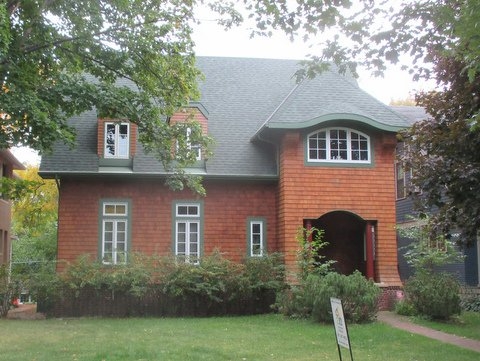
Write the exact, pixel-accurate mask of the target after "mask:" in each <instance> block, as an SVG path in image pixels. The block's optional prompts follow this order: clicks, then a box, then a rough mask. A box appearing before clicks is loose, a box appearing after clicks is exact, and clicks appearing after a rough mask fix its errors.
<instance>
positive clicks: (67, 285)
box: [34, 252, 284, 316]
mask: <svg viewBox="0 0 480 361" xmlns="http://www.w3.org/2000/svg"><path fill="white" fill-rule="evenodd" d="M54 275H55V274H54ZM41 277H42V279H39V280H38V282H37V285H36V286H35V287H34V291H35V293H36V294H37V295H38V299H39V302H40V304H42V305H44V309H43V311H44V312H47V313H50V314H54V315H55V316H87V315H89V316H96V315H99V316H102V315H103V316H140V315H146V314H149V315H159V316H163V315H172V316H173V315H192V316H194V315H202V316H207V315H214V314H242V313H261V312H267V311H269V310H270V305H271V304H272V303H273V302H274V299H275V298H274V294H275V292H276V291H277V290H278V289H281V288H283V287H284V269H283V265H282V264H281V257H280V256H279V255H268V256H265V257H261V258H256V259H248V260H246V261H245V262H244V263H243V264H239V263H234V262H231V261H229V260H226V259H225V258H223V257H222V256H221V255H220V253H218V252H214V253H213V254H212V255H210V256H206V257H203V258H202V260H201V262H200V264H190V263H185V262H184V261H180V260H177V259H175V258H174V257H158V256H145V255H142V254H131V255H129V262H128V264H126V265H116V266H105V265H103V264H102V263H100V262H98V261H93V260H91V259H90V257H87V256H85V257H81V258H79V259H78V260H77V261H76V262H74V263H72V264H70V265H68V266H67V268H66V270H65V271H64V272H63V273H61V274H59V275H58V276H55V277H52V274H45V275H43V276H41Z"/></svg>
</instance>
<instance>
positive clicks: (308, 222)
mask: <svg viewBox="0 0 480 361" xmlns="http://www.w3.org/2000/svg"><path fill="white" fill-rule="evenodd" d="M305 228H306V230H307V234H309V235H308V239H307V241H308V242H311V241H312V234H311V233H310V230H311V229H312V220H310V219H307V221H306V222H305Z"/></svg>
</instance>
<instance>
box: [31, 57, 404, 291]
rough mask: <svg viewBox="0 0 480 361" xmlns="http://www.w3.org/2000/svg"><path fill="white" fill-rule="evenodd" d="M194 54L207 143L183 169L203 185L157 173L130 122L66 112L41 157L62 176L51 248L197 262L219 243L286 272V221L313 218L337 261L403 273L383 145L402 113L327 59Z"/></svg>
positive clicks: (342, 267) (383, 280)
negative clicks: (69, 135) (72, 139)
mask: <svg viewBox="0 0 480 361" xmlns="http://www.w3.org/2000/svg"><path fill="white" fill-rule="evenodd" d="M197 62H198V66H199V68H200V69H201V70H202V72H203V73H204V75H205V80H203V81H201V82H200V84H199V85H200V91H201V98H200V99H199V100H198V102H195V103H192V104H190V105H189V106H187V107H186V109H190V110H191V111H193V112H194V114H195V118H196V119H197V120H198V121H199V122H200V124H201V125H202V127H203V130H204V132H205V133H207V134H208V135H210V136H211V137H212V138H213V139H214V141H215V146H214V149H213V152H214V155H213V156H212V157H210V158H209V159H204V157H203V154H202V152H201V151H199V153H198V163H197V165H196V167H194V168H192V169H190V170H189V171H190V172H192V173H196V174H200V175H202V176H203V177H204V187H205V189H206V192H207V195H206V197H204V198H202V197H199V196H197V195H195V194H193V193H192V192H190V191H188V190H184V191H180V192H173V191H171V190H170V189H168V188H167V187H166V186H165V185H164V178H165V171H164V169H163V168H162V166H161V164H160V163H159V162H158V161H157V160H156V159H154V158H153V157H152V156H150V155H148V154H145V153H144V150H143V148H142V146H141V145H140V144H139V143H138V141H137V127H136V126H135V125H134V124H130V123H128V122H127V121H123V120H114V119H99V118H97V114H96V112H95V111H90V112H87V113H84V114H82V115H80V116H78V117H75V118H73V119H71V124H72V125H73V126H75V127H76V129H77V145H76V147H75V148H74V149H70V148H69V147H68V146H64V145H61V144H58V145H56V146H55V148H54V152H53V153H52V154H51V155H44V156H42V163H41V166H40V175H41V176H42V177H44V178H55V179H56V180H57V181H58V183H59V190H60V192H59V220H58V221H59V228H58V258H59V260H60V261H65V262H72V261H74V260H75V259H76V258H77V257H78V256H80V255H82V254H86V253H88V254H90V255H92V257H95V258H97V259H98V260H102V261H103V262H104V263H106V264H117V263H123V262H126V261H127V258H128V252H129V251H141V252H145V253H158V254H175V255H180V256H184V257H185V258H186V259H187V260H189V261H193V262H196V261H197V260H198V259H199V258H201V257H202V256H203V255H207V254H210V253H212V252H213V251H214V250H215V249H218V250H220V251H221V252H222V254H223V255H224V256H225V257H227V258H229V259H231V260H234V261H240V260H241V259H242V258H244V257H261V256H262V255H264V254H266V253H267V252H282V253H283V254H284V255H285V262H286V266H287V269H288V270H290V271H295V270H296V251H297V250H298V243H297V240H296V234H297V231H298V229H299V227H306V228H308V227H317V228H320V229H324V230H325V238H326V240H327V241H328V242H329V243H330V245H329V246H328V248H327V249H326V250H325V255H326V256H327V257H328V258H330V259H334V260H336V261H337V263H336V268H337V269H338V270H339V271H340V272H342V273H345V274H349V273H351V272H353V271H354V270H356V269H357V270H359V271H361V272H362V273H363V274H364V275H365V276H367V277H368V278H370V279H373V280H375V281H376V282H378V283H379V284H380V285H381V286H384V287H393V288H395V287H399V286H401V281H400V277H399V274H398V263H397V239H396V231H395V223H396V217H395V197H394V194H395V180H394V155H395V146H396V144H397V140H396V133H397V131H398V130H399V129H402V128H405V127H407V126H408V122H407V121H406V119H405V118H404V117H403V116H401V115H399V114H398V113H396V112H394V111H393V110H392V109H390V108H389V107H387V106H385V105H384V104H382V103H381V102H379V101H377V100H376V99H374V98H373V97H371V96H370V95H369V94H367V93H365V92H364V91H362V90H361V89H360V88H359V87H358V85H357V83H356V82H355V80H354V79H352V78H350V77H348V76H343V75H339V74H338V73H336V72H335V71H327V72H325V73H324V74H322V75H321V76H318V77H316V78H315V79H313V80H305V81H303V82H301V83H300V84H296V82H295V78H294V74H295V72H296V70H298V68H299V64H298V62H297V61H293V60H273V59H244V58H214V57H200V58H198V60H197ZM184 118H185V112H182V111H179V113H178V114H176V115H175V116H174V117H172V120H173V119H175V121H181V120H182V119H184ZM63 267H64V262H60V263H59V266H58V268H59V270H62V269H63Z"/></svg>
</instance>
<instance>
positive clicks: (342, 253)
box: [305, 211, 375, 279]
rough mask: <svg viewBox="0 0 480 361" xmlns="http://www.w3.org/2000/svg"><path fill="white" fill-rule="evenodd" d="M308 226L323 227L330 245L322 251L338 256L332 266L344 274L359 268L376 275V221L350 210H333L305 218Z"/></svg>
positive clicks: (370, 275)
mask: <svg viewBox="0 0 480 361" xmlns="http://www.w3.org/2000/svg"><path fill="white" fill-rule="evenodd" d="M305 226H306V227H307V228H309V227H315V228H317V229H321V230H323V231H324V232H325V233H324V240H325V241H327V242H328V245H327V246H326V247H325V248H324V249H322V250H321V254H322V255H323V256H325V257H326V259H329V260H335V261H336V262H335V264H334V265H333V268H334V269H335V270H336V271H337V272H339V273H341V274H345V275H349V274H352V273H353V272H354V271H355V270H358V271H360V272H361V273H362V274H363V275H365V276H366V277H368V278H371V279H374V278H375V275H374V258H375V251H374V250H375V222H372V221H367V220H364V219H363V218H361V217H359V216H358V215H356V214H354V213H351V212H347V211H333V212H329V213H326V214H324V215H323V216H321V217H320V218H318V219H311V220H306V222H305Z"/></svg>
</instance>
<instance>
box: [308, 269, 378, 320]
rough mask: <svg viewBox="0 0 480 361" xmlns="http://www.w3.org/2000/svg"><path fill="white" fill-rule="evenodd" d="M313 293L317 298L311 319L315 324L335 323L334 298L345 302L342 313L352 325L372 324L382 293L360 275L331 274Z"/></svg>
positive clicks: (324, 278)
mask: <svg viewBox="0 0 480 361" xmlns="http://www.w3.org/2000/svg"><path fill="white" fill-rule="evenodd" d="M313 289H314V290H315V291H316V294H315V297H314V302H313V309H312V316H313V318H314V319H315V320H316V321H319V322H327V321H328V322H330V321H331V320H332V312H331V304H330V298H331V297H335V298H339V299H341V300H342V304H343V313H344V316H345V319H346V320H347V321H349V322H353V323H361V322H368V321H372V320H373V319H374V317H375V315H376V313H377V310H378V297H379V295H380V289H379V288H378V287H377V286H375V284H374V283H373V281H369V280H367V279H366V278H365V277H364V276H363V275H362V274H361V273H360V272H358V271H355V272H354V273H353V274H351V275H349V276H345V275H341V274H338V273H333V272H332V273H329V274H327V275H326V276H325V277H323V278H321V279H320V282H319V285H318V286H316V287H314V288H313Z"/></svg>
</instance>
